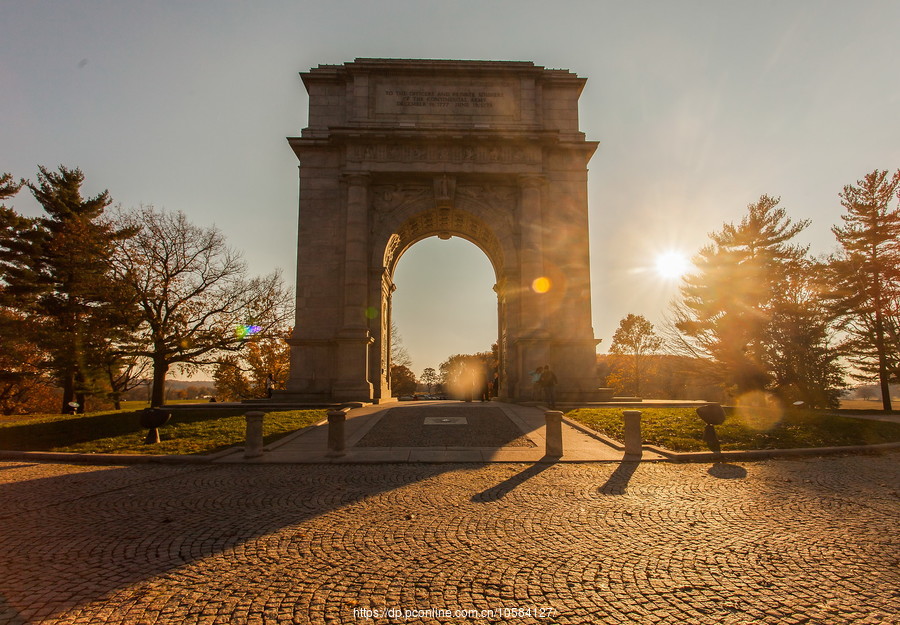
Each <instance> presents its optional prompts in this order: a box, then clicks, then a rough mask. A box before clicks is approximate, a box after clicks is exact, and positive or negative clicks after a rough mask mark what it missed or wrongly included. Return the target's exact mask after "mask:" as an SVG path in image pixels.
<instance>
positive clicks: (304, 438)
mask: <svg viewBox="0 0 900 625" xmlns="http://www.w3.org/2000/svg"><path fill="white" fill-rule="evenodd" d="M442 417H445V418H449V417H453V418H456V419H459V418H462V419H464V420H466V422H465V423H464V424H458V423H453V422H451V423H447V424H441V423H440V421H441V418H442ZM429 419H430V420H431V421H432V423H429V424H426V423H425V421H426V420H429ZM482 422H487V423H484V424H482ZM345 427H346V453H345V454H344V455H343V456H340V457H331V456H329V455H328V426H327V425H322V424H320V425H318V426H316V427H314V428H311V429H308V430H305V431H302V432H299V433H298V434H295V435H291V436H287V437H285V438H283V439H281V440H280V441H277V442H276V443H274V444H273V445H271V446H269V447H268V449H269V451H267V452H266V453H265V454H264V455H263V456H262V457H261V458H257V459H253V460H249V461H247V462H253V463H282V462H290V463H332V464H334V463H348V462H349V463H360V462H479V463H480V462H539V461H542V460H545V461H546V460H550V459H548V458H546V457H545V450H546V432H545V430H546V425H545V419H544V411H543V410H542V409H539V408H534V407H528V406H519V405H516V404H507V403H502V402H484V403H482V402H471V403H467V402H453V401H450V402H433V401H428V402H425V401H420V402H403V403H394V404H387V405H382V406H367V407H365V408H357V409H354V410H351V411H350V413H349V414H348V415H347V421H346V426H345ZM562 429H563V456H562V458H553V459H552V460H553V461H561V462H585V461H606V462H616V461H620V460H622V459H623V458H624V451H621V450H619V449H616V448H615V447H613V446H612V445H609V444H606V443H604V442H603V441H602V439H600V438H599V437H595V436H590V435H588V434H586V433H585V432H583V431H581V430H579V429H576V428H575V427H572V426H570V425H568V424H566V423H563V428H562ZM511 430H514V432H515V433H511ZM641 459H642V460H660V459H662V456H660V455H658V454H655V453H652V452H649V451H645V452H644V453H643V454H642V456H641ZM218 461H219V462H245V460H244V456H243V451H240V452H235V453H232V454H230V455H227V456H224V457H222V458H220V459H219V460H218Z"/></svg>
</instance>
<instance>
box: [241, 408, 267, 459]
mask: <svg viewBox="0 0 900 625" xmlns="http://www.w3.org/2000/svg"><path fill="white" fill-rule="evenodd" d="M265 415H266V413H264V412H259V411H253V412H248V413H247V414H245V415H244V418H246V419H247V442H246V443H245V445H244V458H259V457H260V456H261V455H263V417H264V416H265Z"/></svg>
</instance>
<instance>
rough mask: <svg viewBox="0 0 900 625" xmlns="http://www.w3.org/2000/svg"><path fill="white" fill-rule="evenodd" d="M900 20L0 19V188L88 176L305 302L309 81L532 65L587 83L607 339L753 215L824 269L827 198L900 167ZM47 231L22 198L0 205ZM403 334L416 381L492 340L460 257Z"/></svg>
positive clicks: (438, 12)
mask: <svg viewBox="0 0 900 625" xmlns="http://www.w3.org/2000/svg"><path fill="white" fill-rule="evenodd" d="M897 24H900V2H897V1H896V0H891V1H885V2H872V1H865V0H863V1H859V2H852V3H851V2H844V1H841V2H825V1H820V2H805V1H793V2H783V1H778V2H764V1H754V2H731V1H712V0H710V1H708V2H676V1H669V0H667V1H661V2H620V1H616V2H603V1H598V0H594V1H585V2H567V1H564V0H563V1H559V2H546V1H542V2H533V1H530V0H515V1H504V0H477V1H469V0H461V1H460V0H457V1H447V0H444V1H439V2H432V1H428V0H411V1H398V0H378V1H371V2H367V1H361V0H356V1H345V0H329V1H322V2H299V1H297V0H283V1H265V0H260V1H258V2H248V1H246V0H240V1H239V0H219V1H216V2H211V1H210V2H174V1H157V2H146V1H130V0H107V1H99V0H98V1H86V0H69V1H67V2H44V1H40V0H4V2H2V3H0V93H2V96H0V172H2V171H8V172H11V173H12V174H14V175H15V176H18V177H26V178H28V177H30V178H34V176H35V174H36V172H37V165H38V164H43V165H46V166H48V167H51V168H55V167H56V166H57V165H59V164H65V165H67V166H70V167H72V166H77V167H80V168H81V169H82V170H83V171H84V172H85V175H86V177H87V181H86V188H87V191H88V192H91V193H96V192H97V191H100V190H102V189H109V191H110V193H111V195H112V197H113V198H114V200H115V201H116V202H119V203H121V204H123V205H124V206H126V207H131V206H137V205H139V204H141V203H146V204H154V205H156V206H157V207H164V208H167V209H171V210H182V211H184V212H185V213H186V214H187V215H188V216H189V217H190V219H191V220H192V221H194V222H195V223H198V224H211V223H215V224H216V225H217V226H219V227H220V228H221V229H222V230H223V231H224V232H225V234H226V235H227V237H228V240H229V242H230V243H231V244H232V245H233V246H234V247H236V248H238V249H241V250H243V252H244V255H245V258H246V259H247V261H248V263H249V265H250V269H251V271H252V272H254V273H268V272H269V271H271V270H272V269H273V268H275V267H280V268H282V269H283V270H284V273H285V276H286V277H287V279H288V280H289V281H291V283H292V282H293V279H294V275H293V271H294V270H293V267H294V263H295V254H296V226H297V175H296V168H297V161H296V158H295V157H294V155H293V153H292V152H291V150H290V148H289V147H288V145H287V142H286V141H285V137H287V136H295V135H298V134H299V133H300V130H301V129H302V128H303V127H304V126H305V125H306V115H307V111H306V109H307V97H306V92H305V91H304V89H303V86H302V83H301V82H300V79H299V77H298V76H297V74H298V72H301V71H306V70H308V69H309V68H310V67H313V66H316V65H318V64H320V63H329V64H333V63H342V62H345V61H351V60H353V59H354V58H356V57H393V58H453V59H493V60H525V61H534V62H535V63H536V64H537V65H543V66H545V67H548V68H565V69H570V70H572V71H573V72H575V73H577V74H578V75H580V76H583V77H586V78H588V83H587V86H586V87H585V90H584V93H583V95H582V97H581V101H580V117H581V128H582V130H583V131H584V132H585V133H586V134H587V138H588V139H591V140H598V141H600V148H599V149H598V151H597V153H596V155H595V156H594V158H593V160H592V161H591V163H590V174H589V201H590V226H591V255H592V256H591V258H592V277H593V315H594V332H595V335H596V337H597V338H601V339H603V343H602V344H601V346H600V349H601V351H603V350H604V349H605V348H606V347H607V346H608V345H609V342H610V341H611V337H612V333H613V332H614V331H615V328H616V326H617V325H618V321H619V320H620V319H621V318H623V317H624V316H625V315H626V314H628V313H630V312H631V313H636V314H643V315H645V316H646V317H648V318H649V319H650V320H651V321H654V322H659V321H660V320H661V319H662V316H663V314H664V311H665V308H666V304H667V302H668V301H669V300H670V299H671V298H672V296H673V295H674V294H675V282H673V281H671V280H669V281H667V280H664V279H663V278H661V277H659V275H658V274H657V272H655V271H654V270H653V266H654V263H655V258H656V256H657V254H659V253H661V252H662V251H665V250H668V249H670V248H672V249H677V250H681V251H683V252H684V253H687V254H693V253H694V252H696V250H697V249H698V248H699V247H700V246H701V245H703V244H704V243H705V242H706V241H707V233H709V232H710V231H713V230H717V229H719V228H721V226H722V224H723V223H724V222H729V221H737V220H739V219H740V217H741V215H742V213H743V211H744V210H745V207H746V206H747V204H749V203H751V202H753V201H755V200H756V199H757V198H758V197H759V196H760V195H761V194H763V193H768V194H770V195H776V196H781V198H782V205H783V206H785V207H786V208H787V209H788V212H789V214H790V215H791V216H792V217H793V218H794V219H804V218H809V219H812V221H813V224H812V226H811V227H810V228H809V229H808V230H807V231H806V232H805V233H804V235H803V242H806V243H810V244H811V245H812V249H813V251H814V252H816V253H827V252H829V251H831V250H832V249H833V247H834V240H833V237H832V235H831V233H830V230H829V229H830V227H831V226H832V225H833V224H835V223H838V221H839V215H840V213H841V207H840V204H839V201H838V197H837V194H838V192H839V191H840V190H841V188H842V187H843V185H845V184H848V183H852V182H855V181H856V180H857V179H859V178H861V177H862V176H863V175H864V174H866V173H868V172H870V171H872V170H873V169H876V168H878V169H896V168H898V167H900V79H898V76H900V37H898V36H897V32H896V28H897ZM8 204H11V205H12V206H14V207H15V208H17V209H18V210H20V211H22V212H25V213H27V214H37V212H38V209H37V207H36V206H35V204H34V201H33V199H31V197H30V196H29V195H28V194H27V193H20V194H19V195H18V196H17V197H15V198H13V200H12V201H11V202H8ZM396 279H397V284H398V291H397V293H396V294H395V318H396V320H397V322H398V325H399V329H400V333H401V334H402V336H403V338H404V342H405V344H406V346H407V348H408V349H409V351H410V353H411V355H412V358H413V361H414V367H413V368H414V369H415V371H416V373H417V374H418V373H421V370H422V369H423V368H424V367H426V366H433V367H436V366H437V365H438V364H439V363H440V361H441V360H443V359H444V358H445V357H446V356H448V355H450V354H452V353H458V352H472V351H480V350H483V349H487V348H488V347H489V345H490V343H491V342H492V341H493V340H495V338H496V324H497V319H496V300H495V299H494V294H493V292H492V291H491V290H490V287H491V285H492V284H493V282H494V277H493V275H492V274H491V270H490V265H489V263H488V262H487V259H486V258H485V257H484V255H483V254H482V253H481V252H480V251H479V250H478V249H477V248H475V247H474V246H472V245H471V244H469V243H467V242H465V241H460V240H458V239H453V240H451V241H438V240H437V239H428V240H426V241H423V242H421V243H418V244H416V245H415V246H414V247H413V248H411V249H410V251H409V252H407V254H406V255H405V256H404V257H403V258H402V259H401V261H400V264H399V267H398V272H397V276H396Z"/></svg>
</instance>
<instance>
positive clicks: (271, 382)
mask: <svg viewBox="0 0 900 625" xmlns="http://www.w3.org/2000/svg"><path fill="white" fill-rule="evenodd" d="M273 390H275V376H274V375H272V374H271V373H270V374H269V375H267V376H266V397H268V398H269V399H271V398H272V391H273Z"/></svg>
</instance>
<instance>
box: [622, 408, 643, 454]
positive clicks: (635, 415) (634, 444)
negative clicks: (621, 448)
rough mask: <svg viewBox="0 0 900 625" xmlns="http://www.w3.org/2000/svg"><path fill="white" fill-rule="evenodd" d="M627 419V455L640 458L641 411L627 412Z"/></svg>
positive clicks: (625, 417) (625, 415)
mask: <svg viewBox="0 0 900 625" xmlns="http://www.w3.org/2000/svg"><path fill="white" fill-rule="evenodd" d="M623 416H624V419H625V436H624V438H625V454H626V455H631V456H640V455H641V453H642V448H641V443H642V442H643V440H642V438H641V411H640V410H626V411H625V412H624V414H623Z"/></svg>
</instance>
